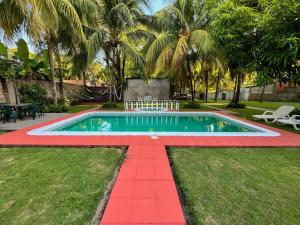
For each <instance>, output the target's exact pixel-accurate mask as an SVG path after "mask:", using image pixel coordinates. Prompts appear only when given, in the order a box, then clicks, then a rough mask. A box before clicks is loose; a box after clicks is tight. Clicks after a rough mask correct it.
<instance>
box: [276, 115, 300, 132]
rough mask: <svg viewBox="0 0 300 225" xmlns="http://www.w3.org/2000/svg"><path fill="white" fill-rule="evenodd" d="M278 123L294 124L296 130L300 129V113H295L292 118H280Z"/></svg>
mask: <svg viewBox="0 0 300 225" xmlns="http://www.w3.org/2000/svg"><path fill="white" fill-rule="evenodd" d="M277 122H278V123H280V124H283V125H286V124H288V125H292V126H293V127H294V129H295V130H300V115H293V116H292V117H291V118H290V119H279V120H277Z"/></svg>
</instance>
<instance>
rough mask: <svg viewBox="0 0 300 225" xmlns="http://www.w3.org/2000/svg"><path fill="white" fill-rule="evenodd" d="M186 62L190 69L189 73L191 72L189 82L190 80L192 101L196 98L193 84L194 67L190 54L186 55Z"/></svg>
mask: <svg viewBox="0 0 300 225" xmlns="http://www.w3.org/2000/svg"><path fill="white" fill-rule="evenodd" d="M186 59H187V60H186V63H187V69H188V74H189V82H190V89H191V94H192V101H194V100H195V98H194V88H193V87H194V86H193V72H192V68H191V65H190V59H189V56H188V55H187V57H186Z"/></svg>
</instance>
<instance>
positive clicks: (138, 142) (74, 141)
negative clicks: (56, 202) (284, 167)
mask: <svg viewBox="0 0 300 225" xmlns="http://www.w3.org/2000/svg"><path fill="white" fill-rule="evenodd" d="M85 112H87V111H85ZM82 113H83V112H82ZM80 114H81V113H77V114H72V115H69V116H65V117H62V118H59V119H55V120H53V121H50V122H46V123H41V124H38V125H34V126H31V127H28V128H25V129H21V130H18V131H15V132H11V133H6V134H3V135H0V145H1V146H81V147H84V146H89V147H92V146H129V148H128V151H127V159H126V160H125V161H124V163H123V165H122V166H121V169H120V172H119V174H118V177H117V180H116V183H115V185H114V187H113V190H112V193H111V196H110V198H109V201H108V204H107V206H106V209H105V211H104V214H103V217H102V219H101V222H100V225H129V224H136V225H138V224H143V225H146V224H152V225H184V224H185V219H184V215H183V211H182V208H181V204H180V201H179V197H178V194H177V190H176V186H175V182H174V179H173V176H172V172H171V167H170V165H169V161H168V157H167V153H166V150H165V147H166V146H203V147H300V135H297V134H294V133H290V132H287V131H283V130H279V129H276V128H272V127H268V126H265V125H261V124H257V123H254V122H250V121H246V120H244V121H246V122H248V123H251V124H255V125H257V126H260V127H263V128H267V129H269V130H273V131H275V132H278V133H280V134H281V135H280V136H277V137H203V136H201V137H178V136H176V137H172V136H170V137H158V139H156V140H153V139H151V137H148V136H29V135H27V132H28V131H30V130H33V129H36V128H40V127H43V126H46V125H49V124H52V123H54V122H58V121H62V120H64V119H67V118H70V117H72V116H75V115H80ZM224 114H225V113H224ZM226 115H227V114H226ZM227 116H230V117H233V118H236V117H234V116H231V115H227ZM237 119H240V118H237ZM240 120H243V119H240Z"/></svg>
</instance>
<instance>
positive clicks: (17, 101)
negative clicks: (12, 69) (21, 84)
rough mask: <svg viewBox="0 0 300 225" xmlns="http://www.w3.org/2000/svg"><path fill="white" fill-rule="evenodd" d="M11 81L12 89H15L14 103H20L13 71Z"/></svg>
mask: <svg viewBox="0 0 300 225" xmlns="http://www.w3.org/2000/svg"><path fill="white" fill-rule="evenodd" d="M12 77H13V83H14V91H15V98H16V104H17V105H18V104H20V98H19V93H18V89H17V82H16V77H15V74H14V73H13V76H12Z"/></svg>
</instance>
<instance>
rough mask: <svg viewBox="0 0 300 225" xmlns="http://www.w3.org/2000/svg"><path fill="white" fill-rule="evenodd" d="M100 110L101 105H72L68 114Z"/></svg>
mask: <svg viewBox="0 0 300 225" xmlns="http://www.w3.org/2000/svg"><path fill="white" fill-rule="evenodd" d="M95 108H99V105H72V106H70V108H69V110H68V113H78V112H81V111H85V110H89V109H95Z"/></svg>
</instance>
